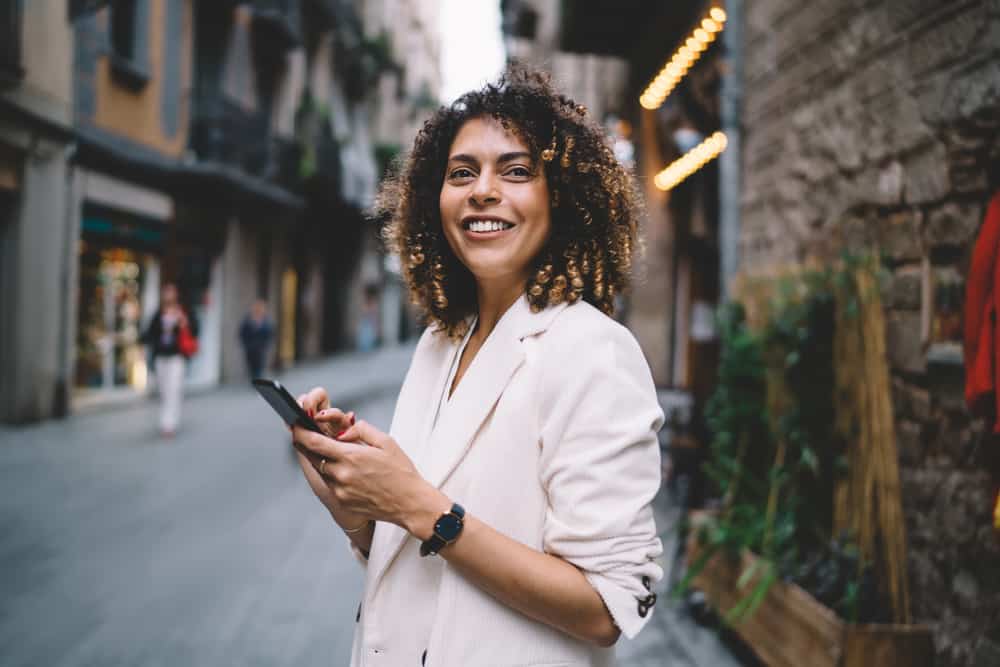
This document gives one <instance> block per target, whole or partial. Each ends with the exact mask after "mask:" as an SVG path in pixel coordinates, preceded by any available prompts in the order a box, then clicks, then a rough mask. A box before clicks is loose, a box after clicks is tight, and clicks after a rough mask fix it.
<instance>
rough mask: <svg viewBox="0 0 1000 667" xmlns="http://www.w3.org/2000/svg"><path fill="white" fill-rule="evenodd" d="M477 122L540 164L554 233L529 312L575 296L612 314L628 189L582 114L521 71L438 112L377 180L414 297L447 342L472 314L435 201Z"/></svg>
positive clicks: (628, 253) (634, 215)
mask: <svg viewBox="0 0 1000 667" xmlns="http://www.w3.org/2000/svg"><path fill="white" fill-rule="evenodd" d="M483 117H492V118H494V119H496V120H497V121H499V122H500V123H501V124H502V125H503V127H504V128H506V129H507V130H508V131H510V132H512V133H514V134H515V135H516V136H518V138H520V139H521V140H522V141H524V142H525V143H526V144H527V146H528V148H529V150H530V151H531V153H532V156H533V157H534V159H535V161H536V162H538V163H539V164H543V165H544V172H545V178H546V181H547V183H548V189H549V198H550V201H549V203H550V206H551V220H552V227H551V232H550V235H549V238H548V239H547V241H546V243H545V245H544V246H543V247H542V250H541V251H540V252H539V254H538V256H537V257H536V258H535V259H534V266H533V267H532V270H531V272H530V275H529V278H528V280H527V283H526V285H525V293H526V295H527V298H528V301H529V303H530V304H531V308H532V310H534V311H539V310H541V309H543V308H545V307H546V306H549V305H554V304H557V303H561V302H564V301H566V302H569V303H573V302H575V301H578V300H580V299H582V300H584V301H586V302H588V303H590V304H593V305H594V306H596V307H597V308H599V309H600V310H601V311H603V312H604V313H606V314H608V315H611V314H612V312H613V310H614V298H615V295H616V294H619V293H621V292H622V291H624V290H625V289H626V287H627V286H628V281H629V273H630V271H631V268H632V253H633V250H634V248H635V246H636V244H637V230H638V222H637V221H638V217H639V206H638V196H637V194H636V187H635V184H634V182H633V179H632V178H631V176H630V175H629V173H628V172H627V171H626V170H625V168H624V167H622V165H621V164H620V163H619V162H618V160H616V159H615V157H614V154H613V153H612V151H611V148H610V147H609V145H608V142H607V140H606V138H605V135H604V131H603V130H602V129H601V128H600V126H598V125H597V124H596V123H595V122H593V121H592V120H591V119H590V118H589V117H588V115H587V110H586V109H585V108H584V107H583V106H581V105H578V104H576V103H575V102H574V101H573V100H571V99H570V98H568V97H566V96H565V95H562V94H560V93H558V92H557V91H555V90H554V89H553V87H552V85H551V83H550V81H549V78H548V77H547V76H546V75H545V74H542V73H540V72H537V71H533V70H527V69H523V68H519V67H518V68H512V69H508V70H507V72H506V73H505V74H503V75H502V76H501V77H500V79H499V80H498V81H497V82H496V83H493V84H487V85H486V86H485V87H483V88H482V89H480V90H475V91H471V92H468V93H466V94H465V95H463V96H462V97H460V98H458V99H457V100H456V101H455V102H454V103H452V104H451V105H450V106H447V107H441V108H439V109H438V110H437V111H436V112H435V113H434V114H433V115H432V116H431V117H430V118H429V119H428V120H427V121H426V122H425V123H424V125H423V127H422V129H421V130H420V131H419V132H418V133H417V137H416V139H415V141H414V144H413V149H412V151H411V152H410V153H409V155H408V156H407V157H406V158H405V159H404V160H403V161H402V162H401V163H398V164H397V165H396V168H395V170H394V173H392V174H390V176H389V177H388V178H387V179H386V180H385V181H384V182H383V185H382V188H381V190H380V192H379V196H378V198H377V199H376V204H375V214H376V216H377V217H378V218H379V219H383V220H385V221H386V223H385V226H384V228H383V231H382V236H383V240H384V241H385V243H386V246H387V249H388V250H389V251H390V252H394V253H397V254H398V255H399V258H400V264H401V268H402V275H403V279H404V281H405V282H406V285H407V287H408V289H409V292H410V297H411V300H412V301H413V303H414V304H415V305H417V306H419V307H420V308H422V310H423V311H424V312H425V314H426V318H427V321H428V324H430V325H434V326H436V327H437V328H438V329H440V330H443V331H445V332H446V333H447V335H448V336H450V337H453V338H454V337H460V336H462V335H464V334H465V332H466V331H467V328H468V321H469V316H470V315H472V314H474V313H475V312H476V310H477V303H476V286H475V279H474V278H473V276H472V273H471V272H470V271H469V270H468V268H466V267H465V266H464V265H463V264H462V263H461V262H460V261H459V260H458V258H457V257H456V256H455V253H454V252H453V251H452V249H451V247H450V246H449V244H448V241H447V239H446V238H445V235H444V232H443V230H442V225H441V211H440V205H439V195H440V193H441V187H442V185H443V183H444V177H445V171H446V165H447V162H448V155H449V151H450V149H451V145H452V142H453V141H454V139H455V136H456V134H457V133H458V131H459V129H460V128H461V127H462V126H463V125H464V124H465V123H466V122H467V121H469V120H472V119H475V118H483Z"/></svg>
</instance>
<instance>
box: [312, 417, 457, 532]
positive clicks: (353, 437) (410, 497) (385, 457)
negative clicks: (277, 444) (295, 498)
mask: <svg viewBox="0 0 1000 667" xmlns="http://www.w3.org/2000/svg"><path fill="white" fill-rule="evenodd" d="M294 436H295V441H296V442H298V443H300V444H301V445H302V447H303V448H304V449H306V450H307V451H308V452H309V458H310V459H313V460H317V461H318V462H319V463H318V464H317V466H316V468H315V469H314V472H317V474H318V469H319V467H320V466H322V469H323V470H322V472H323V474H322V476H321V479H323V480H324V482H325V488H326V489H327V491H328V493H329V494H330V495H331V496H332V502H333V503H335V505H336V506H337V507H338V508H342V509H343V510H344V511H347V512H350V513H352V514H353V515H355V516H358V517H364V518H366V519H370V520H375V521H386V522H390V523H394V524H396V525H398V526H401V527H403V528H405V529H406V530H407V531H409V532H410V533H411V534H413V535H414V536H415V537H417V538H418V539H421V540H426V539H428V538H429V537H430V536H431V534H432V533H433V530H434V522H435V521H436V520H437V518H438V517H439V516H440V515H441V513H442V512H445V511H447V510H448V509H449V508H450V507H451V503H450V502H449V501H448V498H447V497H446V496H445V495H444V494H443V493H441V492H440V491H438V490H437V489H436V488H434V487H433V486H431V485H430V484H429V483H428V482H427V481H426V480H425V479H424V478H423V477H421V476H420V473H419V472H417V469H416V467H415V466H414V465H413V462H412V461H411V460H410V458H409V457H408V456H407V455H406V453H405V452H403V450H402V449H400V447H399V445H398V444H397V443H396V441H395V440H393V439H392V438H391V437H390V436H389V435H387V434H385V433H383V432H381V431H379V430H378V429H377V428H375V427H374V426H372V425H370V424H368V423H366V422H364V421H359V422H357V423H356V424H354V425H353V426H351V427H350V428H348V429H347V430H346V431H345V432H344V433H342V434H340V435H339V436H338V438H337V439H333V438H329V437H325V436H322V435H319V434H317V433H313V432H311V431H308V430H306V429H303V428H299V427H296V428H295V430H294ZM324 459H325V460H326V461H327V463H325V464H323V463H322V461H323V460H324Z"/></svg>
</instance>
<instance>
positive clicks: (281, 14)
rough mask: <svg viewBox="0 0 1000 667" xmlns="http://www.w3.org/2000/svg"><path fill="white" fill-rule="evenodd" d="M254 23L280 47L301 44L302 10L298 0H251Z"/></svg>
mask: <svg viewBox="0 0 1000 667" xmlns="http://www.w3.org/2000/svg"><path fill="white" fill-rule="evenodd" d="M250 8H251V9H252V10H253V15H254V23H255V25H256V26H258V27H259V28H261V29H262V30H263V31H265V32H266V33H267V34H268V35H270V36H273V37H274V38H275V39H276V40H277V41H278V42H279V43H280V45H281V46H282V47H284V48H291V47H293V46H296V45H298V44H301V43H302V8H301V6H300V0H251V2H250Z"/></svg>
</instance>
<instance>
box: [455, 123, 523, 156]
mask: <svg viewBox="0 0 1000 667" xmlns="http://www.w3.org/2000/svg"><path fill="white" fill-rule="evenodd" d="M520 151H524V152H531V147H530V146H528V144H527V142H525V141H524V139H522V138H521V137H520V136H519V135H518V134H517V133H516V132H515V131H514V130H513V129H507V128H505V127H504V126H503V124H502V123H501V122H500V121H499V120H497V119H496V118H491V117H486V118H472V119H469V120H467V121H465V123H464V124H463V125H462V127H460V128H459V130H458V133H457V134H455V139H454V141H452V142H451V150H450V151H449V152H448V154H449V156H450V155H455V154H458V153H462V154H465V155H474V156H477V157H489V156H496V155H500V154H503V153H513V152H520Z"/></svg>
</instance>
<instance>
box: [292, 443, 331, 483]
mask: <svg viewBox="0 0 1000 667" xmlns="http://www.w3.org/2000/svg"><path fill="white" fill-rule="evenodd" d="M298 456H299V467H301V468H302V474H303V475H305V476H306V481H307V482H309V486H312V487H314V488H318V489H321V488H323V486H324V485H329V484H330V482H329V480H327V479H326V478H325V477H323V476H322V475H320V474H319V470H317V468H318V464H314V463H313V461H312V458H311V457H310V456H308V455H307V454H303V453H301V452H299V454H298ZM327 465H329V464H327Z"/></svg>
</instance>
